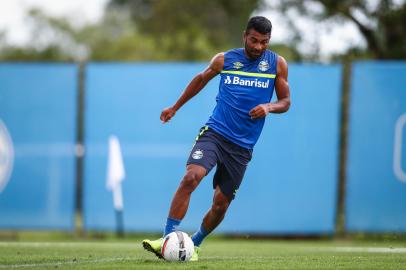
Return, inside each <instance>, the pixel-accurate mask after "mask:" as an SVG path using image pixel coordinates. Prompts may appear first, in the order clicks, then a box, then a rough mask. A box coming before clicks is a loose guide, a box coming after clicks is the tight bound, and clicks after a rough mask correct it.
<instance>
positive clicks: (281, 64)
mask: <svg viewBox="0 0 406 270" xmlns="http://www.w3.org/2000/svg"><path fill="white" fill-rule="evenodd" d="M277 65H278V66H277V72H276V79H275V91H276V96H277V98H278V100H277V101H276V102H270V103H266V104H260V105H258V106H256V107H255V108H253V109H252V110H251V111H250V116H251V118H252V119H256V118H262V117H265V116H267V115H268V114H269V113H284V112H286V111H287V110H289V107H290V89H289V84H288V64H287V63H286V60H285V59H284V58H283V57H282V56H279V57H278V64H277Z"/></svg>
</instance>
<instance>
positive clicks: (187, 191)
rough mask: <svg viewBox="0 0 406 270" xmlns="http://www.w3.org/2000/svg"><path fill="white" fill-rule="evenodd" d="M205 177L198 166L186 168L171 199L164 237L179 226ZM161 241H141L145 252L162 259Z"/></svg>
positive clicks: (204, 170)
mask: <svg viewBox="0 0 406 270" xmlns="http://www.w3.org/2000/svg"><path fill="white" fill-rule="evenodd" d="M205 175H206V169H205V168H203V167H201V166H199V165H194V164H190V165H188V166H187V167H186V173H185V176H184V177H183V179H182V181H181V182H180V184H179V187H178V189H177V190H176V192H175V195H174V196H173V199H172V203H171V208H170V210H169V216H168V219H167V221H166V225H165V232H164V236H165V235H167V234H169V233H171V232H173V231H175V230H176V228H177V227H178V226H179V224H180V222H181V220H182V219H183V218H184V216H185V214H186V212H187V209H188V207H189V202H190V197H191V194H192V192H193V191H194V190H195V189H196V187H197V186H198V185H199V183H200V181H201V180H202V179H203V177H204V176H205ZM162 239H163V238H160V239H157V240H149V239H145V240H144V241H142V245H143V247H144V248H145V249H146V250H148V251H150V252H153V253H154V254H155V255H156V256H158V257H159V258H161V259H162V254H161V245H162Z"/></svg>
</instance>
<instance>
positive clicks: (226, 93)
mask: <svg viewBox="0 0 406 270" xmlns="http://www.w3.org/2000/svg"><path fill="white" fill-rule="evenodd" d="M271 30H272V24H271V22H270V21H269V20H268V19H267V18H265V17H262V16H256V17H252V18H251V19H250V20H249V21H248V24H247V27H246V29H245V31H244V34H243V39H244V48H239V49H233V50H230V51H227V52H225V53H219V54H217V55H215V56H214V57H213V59H212V60H211V62H210V64H209V66H208V67H207V68H206V69H205V70H203V71H202V72H201V73H199V74H197V75H196V76H195V77H194V78H193V79H192V81H191V82H190V83H189V84H188V86H187V87H186V89H185V90H184V92H183V93H182V95H181V96H180V97H179V99H178V100H177V101H176V103H175V104H174V105H173V106H171V107H169V108H166V109H164V110H163V111H162V113H161V117H160V118H161V120H162V122H163V123H167V122H168V121H170V120H171V119H172V117H174V116H175V114H176V112H177V111H178V110H179V109H180V108H181V107H182V106H183V105H184V104H185V103H186V102H187V101H188V100H190V99H191V98H192V97H193V96H195V95H196V94H197V93H199V92H200V90H202V89H203V87H204V86H205V85H206V84H207V83H208V82H209V81H210V80H211V79H213V78H214V77H215V76H217V75H218V74H220V76H221V80H220V85H219V92H218V95H217V98H216V100H217V104H216V107H215V108H214V111H213V113H212V115H211V116H210V118H209V120H208V121H207V123H206V125H205V126H204V127H203V128H202V129H201V130H200V133H199V134H198V136H197V138H196V142H195V144H194V146H193V149H192V151H191V152H190V156H189V159H188V161H187V167H186V173H185V175H184V177H183V179H182V181H181V182H180V185H179V187H178V189H177V190H176V192H175V195H174V197H173V199H172V203H171V207H170V210H169V215H168V218H167V221H166V225H165V230H164V236H166V235H167V234H169V233H171V232H173V231H175V230H177V227H178V226H179V224H180V222H181V221H182V219H183V217H184V216H185V214H186V211H187V209H188V206H189V201H190V196H191V194H192V192H193V191H194V190H195V189H196V187H197V186H198V185H199V183H200V181H201V180H202V179H203V178H204V177H205V176H206V175H207V174H208V173H209V172H210V170H211V169H212V168H213V167H214V166H216V165H217V168H216V173H215V175H214V178H213V188H214V198H213V204H212V206H211V208H210V209H209V211H208V212H207V213H206V215H205V217H204V218H203V222H202V224H201V226H200V228H199V229H198V230H197V232H196V233H195V234H193V235H192V240H193V243H194V245H195V252H194V254H193V256H192V259H191V260H192V261H197V260H198V254H199V251H200V248H199V246H200V244H201V243H202V241H203V239H204V238H205V237H206V236H207V235H208V234H209V233H211V232H212V231H213V230H214V229H215V228H216V227H217V226H218V225H219V224H220V222H221V221H222V220H223V218H224V215H225V214H226V212H227V209H228V207H229V205H230V203H231V201H232V200H233V199H234V196H235V195H236V192H237V190H238V188H239V186H240V184H241V181H242V179H243V176H244V172H245V170H246V168H247V165H248V163H249V162H250V160H251V157H252V150H253V148H254V145H255V143H256V142H257V140H258V138H259V136H260V134H261V131H262V128H263V126H264V122H265V117H266V116H267V115H268V114H269V113H284V112H286V111H287V110H288V109H289V107H290V90H289V85H288V66H287V63H286V61H285V59H284V58H283V57H282V56H279V55H277V54H276V53H275V52H273V51H270V50H268V49H267V48H268V45H269V40H270V39H271ZM274 89H275V91H276V95H277V101H276V102H271V98H272V95H273V92H274ZM162 241H163V238H160V239H158V240H154V241H151V240H144V241H143V246H144V248H145V249H146V250H148V251H151V252H153V253H155V255H157V256H158V257H160V258H162V255H161V245H162Z"/></svg>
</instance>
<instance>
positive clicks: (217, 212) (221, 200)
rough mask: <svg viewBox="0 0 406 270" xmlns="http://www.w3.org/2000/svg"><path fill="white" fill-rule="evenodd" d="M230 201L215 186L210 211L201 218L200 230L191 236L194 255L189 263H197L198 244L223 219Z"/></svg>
mask: <svg viewBox="0 0 406 270" xmlns="http://www.w3.org/2000/svg"><path fill="white" fill-rule="evenodd" d="M230 203H231V200H230V199H229V198H228V197H227V196H226V195H224V194H223V192H221V190H220V187H219V186H217V187H216V190H215V191H214V197H213V204H212V206H211V208H210V210H209V211H208V212H207V213H206V215H205V216H204V218H203V222H202V225H201V226H200V229H199V230H198V231H197V232H196V233H195V234H193V236H192V240H193V243H194V244H195V253H194V254H193V256H192V258H191V261H197V260H198V259H199V251H200V248H199V246H200V244H201V243H202V241H203V239H204V238H205V237H206V236H207V235H208V234H209V233H211V232H212V231H213V230H214V229H215V228H216V227H217V226H218V225H219V224H220V223H221V221H222V220H223V219H224V216H225V214H226V212H227V209H228V207H229V206H230Z"/></svg>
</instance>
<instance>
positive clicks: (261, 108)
mask: <svg viewBox="0 0 406 270" xmlns="http://www.w3.org/2000/svg"><path fill="white" fill-rule="evenodd" d="M268 113H269V106H268V105H267V104H259V105H258V106H256V107H255V108H253V109H252V110H251V111H250V113H249V114H250V116H251V119H258V118H262V117H265V116H267V115H268Z"/></svg>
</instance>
